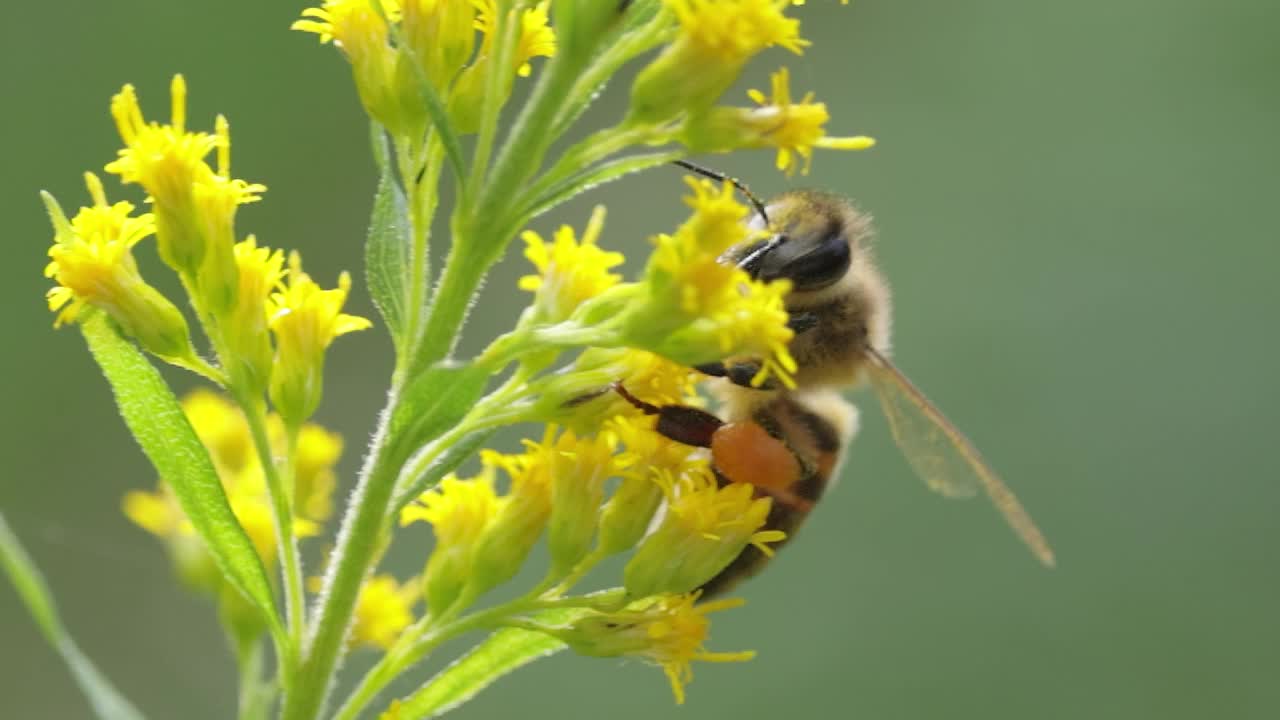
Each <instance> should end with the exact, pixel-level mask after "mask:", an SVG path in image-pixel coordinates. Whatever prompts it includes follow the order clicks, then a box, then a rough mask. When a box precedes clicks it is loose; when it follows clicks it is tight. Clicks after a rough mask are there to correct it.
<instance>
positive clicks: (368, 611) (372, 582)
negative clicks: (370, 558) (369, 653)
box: [350, 575, 418, 650]
mask: <svg viewBox="0 0 1280 720" xmlns="http://www.w3.org/2000/svg"><path fill="white" fill-rule="evenodd" d="M417 601H418V584H417V583H416V582H414V581H413V580H410V581H407V582H405V583H404V584H403V585H401V584H400V583H398V582H396V579H395V578H394V577H392V576H390V575H375V576H373V577H371V578H369V579H368V580H366V581H365V583H364V585H363V586H362V587H361V588H360V595H359V597H358V599H357V600H356V609H355V617H354V618H353V620H352V624H351V641H350V642H351V644H352V645H357V646H359V645H364V646H368V647H375V648H382V649H383V650H388V649H390V648H391V645H392V644H393V643H395V641H396V638H398V637H400V633H402V632H403V631H404V629H405V628H407V627H409V624H410V623H412V622H413V606H414V604H415V603H417Z"/></svg>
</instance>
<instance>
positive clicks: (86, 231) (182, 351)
mask: <svg viewBox="0 0 1280 720" xmlns="http://www.w3.org/2000/svg"><path fill="white" fill-rule="evenodd" d="M85 184H86V185H88V188H89V195H90V197H91V198H92V199H93V205H92V206H90V207H82V208H81V209H80V211H79V212H77V213H76V216H75V217H74V218H73V219H71V220H68V219H67V217H66V215H65V214H63V212H62V208H61V207H59V206H58V203H57V201H56V200H54V199H53V196H52V195H49V194H48V193H43V194H42V198H43V199H44V203H45V206H46V208H47V209H48V211H49V219H50V221H51V222H52V223H53V228H54V238H53V245H52V246H51V247H50V248H49V257H50V262H49V264H48V265H47V266H45V270H44V274H45V277H50V278H53V279H54V281H56V282H57V283H58V286H57V287H54V288H52V289H50V290H49V292H48V293H47V298H48V302H49V309H50V310H52V311H55V312H58V316H57V319H56V320H55V321H54V325H55V326H61V325H64V324H66V323H68V322H70V321H72V320H75V319H76V317H77V316H78V315H79V314H80V311H81V310H82V309H83V308H84V306H85V305H86V304H88V305H93V306H95V307H98V308H100V309H102V310H105V311H106V312H107V314H109V315H110V316H111V317H112V318H113V319H114V320H115V321H116V322H117V323H119V324H120V326H121V327H122V328H123V329H124V331H125V332H126V333H128V334H129V335H130V336H132V337H133V338H135V339H136V340H137V341H138V342H139V343H140V344H141V345H142V347H144V348H146V349H147V350H148V351H149V352H152V353H154V354H156V355H158V356H160V357H162V358H170V359H189V358H193V357H194V356H195V350H194V349H193V348H192V347H191V340H190V337H189V335H188V332H187V321H186V320H185V319H184V318H183V316H182V312H181V311H180V310H178V308H177V307H176V306H175V305H174V304H173V303H171V302H169V300H168V299H167V298H165V297H164V295H162V294H161V293H160V291H159V290H156V289H155V288H154V287H152V286H150V285H148V284H147V282H146V281H145V280H143V279H142V274H141V272H139V270H138V266H137V263H136V262H135V261H134V259H133V253H132V248H133V246H134V245H136V244H137V243H138V242H139V241H140V240H142V239H143V238H145V237H147V236H148V235H151V234H153V233H154V232H155V218H154V216H153V215H151V214H150V213H147V214H143V215H139V216H136V217H135V216H133V214H132V213H133V209H134V206H133V204H132V203H128V202H118V203H115V204H110V203H108V202H107V197H106V193H105V192H103V189H102V183H101V181H99V180H98V178H97V176H96V175H94V174H93V173H85Z"/></svg>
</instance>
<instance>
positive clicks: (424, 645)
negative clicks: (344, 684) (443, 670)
mask: <svg viewBox="0 0 1280 720" xmlns="http://www.w3.org/2000/svg"><path fill="white" fill-rule="evenodd" d="M543 589H544V588H542V587H541V586H540V587H539V588H537V589H535V590H534V591H532V592H530V593H528V594H526V595H524V596H522V597H519V598H516V599H515V600H511V601H510V602H505V603H502V604H500V605H495V606H493V607H491V608H487V609H485V610H480V611H477V612H474V613H471V614H470V615H464V616H463V617H461V618H459V619H456V620H445V621H444V622H439V623H435V622H429V618H424V619H423V620H422V621H419V623H418V624H417V625H415V626H414V627H415V628H416V629H417V631H416V632H415V631H414V629H413V628H411V629H410V630H409V631H407V632H406V633H405V634H404V635H402V636H401V637H402V638H412V639H411V640H409V641H408V642H402V643H397V644H396V645H395V646H394V647H392V649H391V650H389V651H388V652H387V654H386V655H384V656H382V659H381V660H379V661H378V663H377V664H376V665H374V666H373V667H372V668H371V669H370V670H369V672H368V673H366V674H365V676H364V677H363V678H362V679H361V680H360V684H359V685H357V686H356V689H355V690H354V691H353V692H352V694H351V695H350V697H348V698H347V700H346V702H344V703H343V704H342V707H341V708H340V709H339V710H338V712H337V713H336V714H335V715H334V716H333V717H334V720H354V718H355V717H357V715H359V713H360V711H361V710H363V709H364V708H365V707H366V706H367V705H368V704H369V702H370V701H371V700H373V699H374V697H376V696H377V694H378V693H379V692H381V691H382V690H383V689H384V688H386V686H387V685H389V684H390V683H391V682H392V681H393V680H395V679H396V678H397V677H398V676H399V675H400V674H401V673H403V672H405V671H406V670H409V669H411V668H412V667H413V666H414V665H417V664H418V663H420V662H422V661H423V660H424V659H426V657H427V656H428V655H430V654H431V652H432V651H434V650H435V649H436V648H437V647H439V646H440V645H442V644H444V643H446V642H448V641H450V640H453V639H454V638H457V637H459V636H461V635H465V634H467V633H469V632H472V631H473V630H483V629H487V628H494V627H498V626H502V625H508V624H510V622H511V619H512V618H513V617H514V616H517V615H519V614H521V613H525V612H529V611H531V610H543V609H547V608H552V607H591V606H593V605H596V604H598V603H599V602H600V600H599V598H598V597H595V596H590V595H587V596H581V597H573V598H559V599H538V595H539V594H541V592H542V590H543ZM432 625H435V626H436V627H434V628H432V627H431V626H432Z"/></svg>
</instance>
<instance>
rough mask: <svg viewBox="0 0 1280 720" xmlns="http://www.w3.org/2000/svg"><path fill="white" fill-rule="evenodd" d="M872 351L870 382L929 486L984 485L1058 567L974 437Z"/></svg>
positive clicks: (1037, 551) (970, 489)
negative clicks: (984, 456)
mask: <svg viewBox="0 0 1280 720" xmlns="http://www.w3.org/2000/svg"><path fill="white" fill-rule="evenodd" d="M867 356H868V360H869V362H868V364H867V365H868V369H869V373H868V374H869V375H870V377H871V385H872V387H874V388H875V391H876V395H878V396H879V397H880V405H881V407H883V408H884V414H885V417H886V418H888V420H889V429H890V431H891V432H892V433H893V439H894V441H895V442H897V443H898V448H899V449H901V450H902V453H903V454H904V455H905V456H906V458H907V462H908V463H910V464H911V467H912V469H914V470H915V471H916V473H918V474H919V475H920V477H921V478H922V479H923V480H924V481H925V483H926V484H927V485H928V486H929V489H931V490H933V491H934V492H938V493H941V494H942V495H945V496H947V497H954V498H964V497H972V496H973V495H975V494H976V493H977V491H978V489H979V488H981V489H982V490H984V491H985V492H986V494H987V497H989V498H991V502H992V503H994V504H995V506H996V509H997V510H999V511H1000V512H1001V514H1003V515H1004V519H1005V520H1006V521H1008V523H1009V525H1010V527H1012V528H1013V531H1014V532H1015V533H1017V535H1018V537H1019V538H1021V539H1022V542H1024V543H1026V545H1027V547H1028V548H1030V549H1031V552H1032V553H1033V554H1034V555H1035V556H1036V558H1037V559H1038V560H1039V561H1040V562H1041V563H1043V564H1044V565H1046V566H1048V567H1053V565H1054V557H1053V550H1052V549H1051V548H1050V547H1049V543H1048V541H1047V540H1045V538H1044V535H1043V534H1041V532H1040V529H1039V528H1037V527H1036V524H1035V522H1034V521H1033V520H1032V519H1031V516H1030V515H1029V514H1027V511H1026V509H1024V508H1023V507H1022V503H1020V502H1018V498H1017V497H1015V496H1014V494H1013V491H1012V490H1010V489H1009V486H1007V485H1005V484H1004V483H1003V482H1002V481H1001V480H1000V478H999V476H997V475H996V473H995V471H994V470H992V469H991V466H990V465H987V463H986V461H985V460H983V459H982V455H981V454H980V453H978V449H977V448H975V447H974V446H973V443H970V442H969V439H968V438H966V437H965V436H964V434H963V433H961V432H960V431H959V430H958V429H956V426H955V425H952V424H951V421H950V420H947V418H946V416H945V415H943V414H942V411H941V410H939V409H938V408H937V406H935V405H934V404H933V403H931V402H929V399H928V398H926V397H925V396H924V393H922V392H920V390H919V388H917V387H916V386H915V385H914V384H913V383H912V382H911V381H910V380H908V379H907V376H906V375H903V374H902V372H901V371H900V370H898V368H896V367H894V366H893V363H891V362H889V360H888V359H887V358H885V356H884V355H881V354H880V353H879V352H877V351H876V350H874V349H872V348H867Z"/></svg>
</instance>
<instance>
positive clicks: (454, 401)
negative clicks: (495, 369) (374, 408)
mask: <svg viewBox="0 0 1280 720" xmlns="http://www.w3.org/2000/svg"><path fill="white" fill-rule="evenodd" d="M489 378H490V371H489V370H488V369H487V368H483V367H478V366H476V365H470V364H467V365H446V364H443V363H438V364H436V365H433V366H431V367H429V368H427V370H426V371H425V372H423V373H422V374H421V375H418V376H417V377H416V378H414V379H413V381H412V382H410V383H409V385H408V387H406V388H405V390H404V393H403V394H402V395H401V398H400V402H399V403H397V404H396V409H395V410H394V411H393V412H392V414H391V423H390V424H389V425H388V428H387V431H388V432H389V433H390V436H391V442H392V443H394V444H395V445H396V447H397V448H399V449H401V450H403V451H404V452H406V453H411V452H413V451H414V450H416V449H418V448H420V447H422V446H423V445H424V444H426V443H428V442H430V441H431V440H434V439H435V438H437V437H439V436H440V434H441V433H443V432H445V431H446V430H448V429H450V428H452V427H453V426H455V425H457V424H458V422H459V421H460V420H462V418H463V417H464V416H465V415H466V414H467V413H468V412H470V411H471V408H472V407H473V406H475V404H476V401H478V400H479V399H480V396H481V395H483V394H484V388H485V386H486V385H488V384H489Z"/></svg>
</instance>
